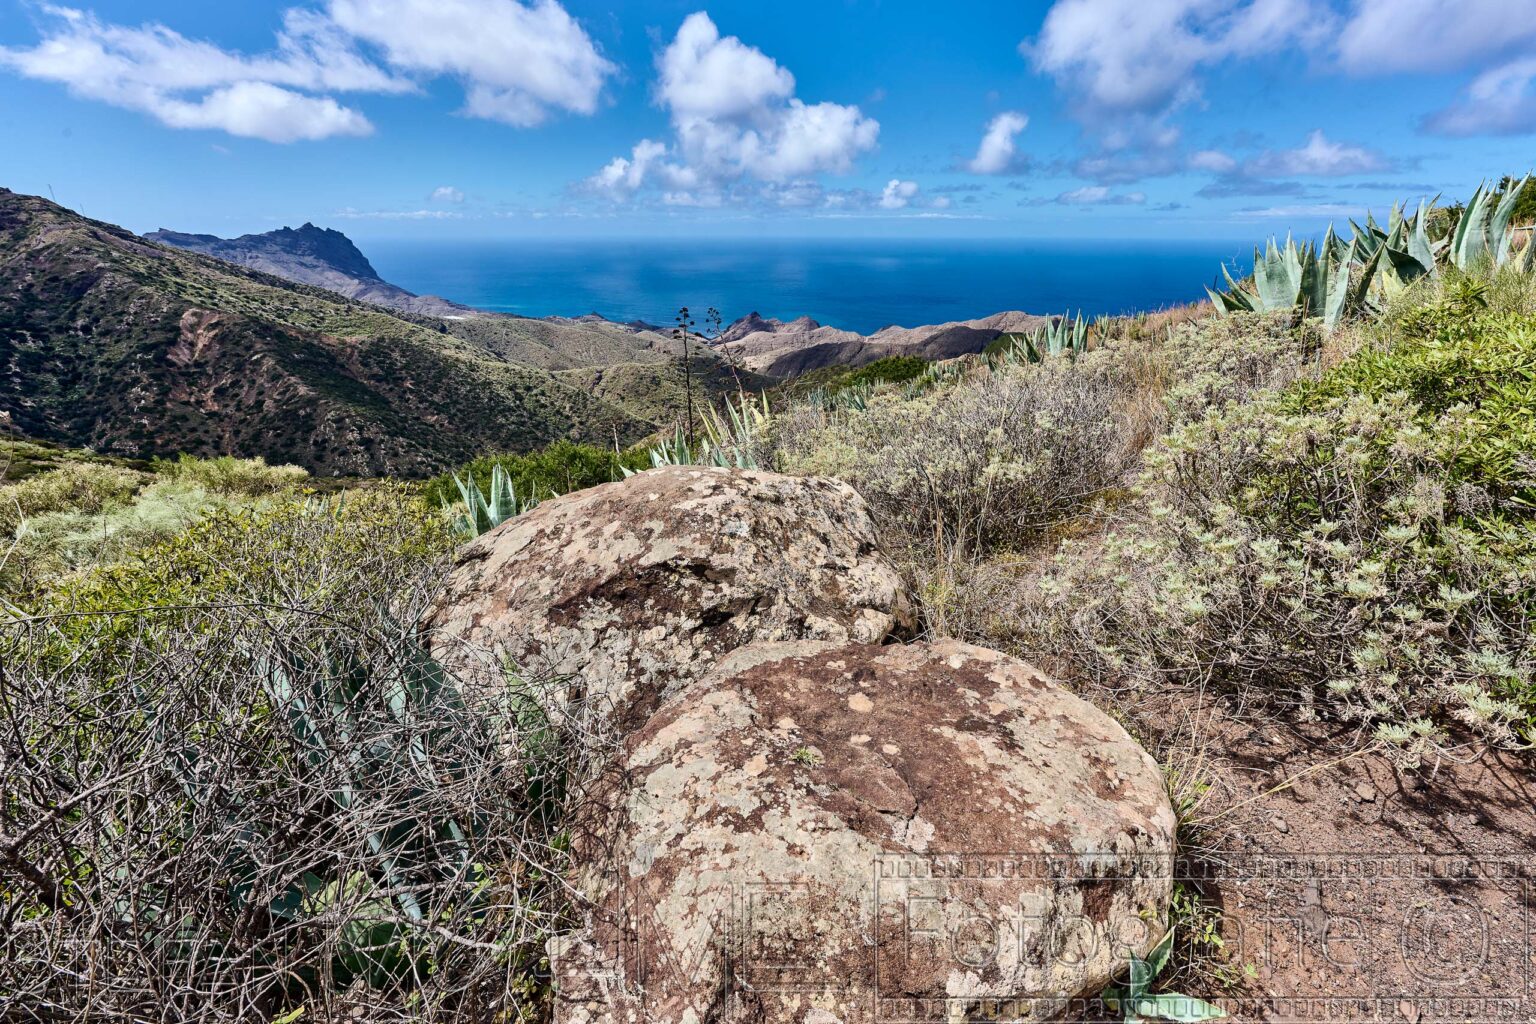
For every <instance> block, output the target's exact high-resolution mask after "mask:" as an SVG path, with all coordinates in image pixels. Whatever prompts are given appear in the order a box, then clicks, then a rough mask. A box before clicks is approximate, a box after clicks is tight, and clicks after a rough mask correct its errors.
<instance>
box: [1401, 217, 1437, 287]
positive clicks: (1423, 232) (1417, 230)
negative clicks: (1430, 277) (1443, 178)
mask: <svg viewBox="0 0 1536 1024" xmlns="http://www.w3.org/2000/svg"><path fill="white" fill-rule="evenodd" d="M1405 243H1406V249H1407V252H1408V254H1409V255H1410V256H1412V257H1413V258H1414V259H1416V260H1418V261H1419V265H1420V266H1422V267H1423V268H1424V270H1425V272H1426V273H1431V274H1432V273H1434V272H1435V250H1434V246H1433V245H1432V244H1431V243H1430V241H1429V208H1428V207H1427V206H1426V205H1425V202H1424V200H1422V199H1420V200H1419V211H1418V213H1416V214H1414V215H1413V220H1412V222H1411V224H1410V228H1409V231H1408V232H1407V237H1406V239H1405Z"/></svg>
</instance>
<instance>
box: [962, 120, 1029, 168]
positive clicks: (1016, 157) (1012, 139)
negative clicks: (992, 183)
mask: <svg viewBox="0 0 1536 1024" xmlns="http://www.w3.org/2000/svg"><path fill="white" fill-rule="evenodd" d="M1028 126H1029V118H1028V117H1026V116H1025V115H1023V114H1021V113H1019V112H1018V111H1016V110H1006V111H1004V112H1003V113H1001V114H998V115H997V116H996V117H994V118H993V119H992V120H991V121H990V122H989V123H988V124H987V131H986V134H985V135H983V136H982V137H981V145H980V146H978V147H977V149H976V155H975V156H974V157H972V158H971V161H970V163H968V164H966V169H967V170H969V171H970V172H971V173H972V174H1017V173H1019V172H1020V171H1022V170H1023V169H1024V166H1025V164H1026V158H1025V157H1023V156H1022V155H1021V154H1020V153H1019V152H1018V137H1019V133H1020V132H1022V131H1023V130H1024V129H1025V128H1027V127H1028Z"/></svg>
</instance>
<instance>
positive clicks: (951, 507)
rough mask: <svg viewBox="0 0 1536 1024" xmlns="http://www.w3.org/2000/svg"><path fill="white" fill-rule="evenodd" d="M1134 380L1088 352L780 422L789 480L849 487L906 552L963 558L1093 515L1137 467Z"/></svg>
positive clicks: (781, 459)
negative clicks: (806, 478)
mask: <svg viewBox="0 0 1536 1024" xmlns="http://www.w3.org/2000/svg"><path fill="white" fill-rule="evenodd" d="M1129 397H1130V394H1129V389H1128V384H1127V380H1126V378H1125V377H1124V375H1123V374H1122V373H1120V372H1119V371H1118V370H1117V368H1116V365H1115V363H1114V360H1113V359H1112V358H1110V357H1108V356H1107V355H1100V354H1098V353H1090V354H1088V355H1086V356H1083V357H1080V358H1079V359H1077V360H1076V361H1067V360H1057V359H1052V360H1047V361H1046V362H1044V363H1042V364H1038V365H1035V364H1030V365H1022V366H1017V367H1012V368H1008V369H1006V370H1004V371H1001V372H997V373H993V374H989V375H987V376H985V377H983V378H981V379H979V380H977V381H974V382H968V383H967V384H965V385H964V386H960V387H948V388H939V389H934V390H930V391H927V392H923V393H920V394H918V395H916V396H914V397H912V398H910V399H908V398H904V397H903V396H901V395H898V394H877V395H876V396H874V397H873V398H872V399H871V400H870V401H869V403H868V408H867V411H865V412H862V413H860V412H847V413H839V412H828V411H825V410H816V409H810V410H805V409H801V410H793V411H791V413H789V414H786V415H784V416H781V417H779V418H778V419H777V420H776V421H775V423H774V438H773V440H772V445H771V446H772V448H773V451H774V459H775V462H776V464H777V465H778V467H779V468H781V469H783V470H786V471H788V472H796V473H807V474H816V475H824V476H836V477H840V478H842V479H844V480H847V481H849V482H850V483H852V484H853V485H854V486H855V487H856V488H858V490H859V492H860V493H861V494H862V495H863V496H864V498H865V500H866V501H868V502H869V504H870V508H871V510H872V511H873V512H874V514H875V516H876V518H877V519H878V520H879V521H880V522H881V523H882V524H883V525H884V526H885V527H886V528H887V529H889V530H891V531H893V532H894V535H895V538H896V540H897V541H898V543H904V544H906V545H908V546H911V547H914V548H917V549H921V550H923V551H927V552H930V553H940V552H942V553H945V554H946V557H950V558H959V557H964V556H966V555H967V554H980V553H985V552H987V551H989V550H993V549H998V548H1008V547H1011V546H1015V545H1018V544H1021V543H1025V542H1027V541H1028V540H1029V539H1031V538H1033V537H1036V536H1038V535H1039V534H1040V533H1041V532H1042V531H1044V530H1045V529H1047V528H1049V527H1051V526H1053V525H1055V524H1058V523H1060V522H1061V521H1062V520H1064V519H1066V518H1068V517H1070V516H1073V515H1075V514H1077V513H1078V512H1080V511H1081V510H1082V509H1084V508H1086V507H1087V506H1089V505H1090V504H1091V503H1093V502H1094V500H1095V499H1096V498H1097V497H1098V496H1099V495H1100V494H1101V493H1102V492H1103V491H1104V490H1105V489H1106V488H1108V487H1110V486H1112V485H1114V484H1115V483H1116V482H1117V481H1118V480H1119V479H1120V477H1121V474H1122V473H1123V472H1124V470H1125V469H1126V467H1127V466H1128V465H1129V464H1131V463H1132V462H1133V461H1134V459H1135V450H1134V449H1135V445H1134V442H1133V440H1132V437H1133V435H1134V433H1135V431H1134V430H1133V429H1132V428H1131V424H1130V423H1129V421H1128V416H1127V412H1126V402H1127V400H1128V399H1129Z"/></svg>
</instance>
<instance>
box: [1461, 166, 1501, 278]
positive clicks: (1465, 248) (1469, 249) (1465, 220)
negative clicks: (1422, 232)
mask: <svg viewBox="0 0 1536 1024" xmlns="http://www.w3.org/2000/svg"><path fill="white" fill-rule="evenodd" d="M1492 202H1493V189H1492V188H1490V187H1489V185H1488V183H1487V182H1486V181H1485V182H1479V183H1478V186H1477V191H1475V192H1473V193H1472V198H1471V200H1470V201H1468V203H1467V208H1466V211H1465V212H1463V213H1462V215H1461V220H1460V221H1458V222H1457V224H1456V233H1455V236H1454V238H1453V240H1452V242H1451V261H1452V262H1453V263H1455V264H1456V266H1458V267H1460V268H1461V269H1462V270H1468V269H1471V267H1472V266H1473V265H1474V264H1475V263H1476V262H1477V261H1478V260H1479V259H1481V258H1482V257H1483V256H1484V255H1485V254H1487V253H1488V252H1490V251H1491V240H1490V238H1489V237H1488V217H1489V208H1490V206H1491V204H1492Z"/></svg>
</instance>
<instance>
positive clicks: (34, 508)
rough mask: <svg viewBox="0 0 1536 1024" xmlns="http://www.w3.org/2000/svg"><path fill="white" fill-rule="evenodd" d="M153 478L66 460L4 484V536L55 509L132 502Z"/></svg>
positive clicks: (0, 533)
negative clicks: (15, 481)
mask: <svg viewBox="0 0 1536 1024" xmlns="http://www.w3.org/2000/svg"><path fill="white" fill-rule="evenodd" d="M149 480H150V477H148V476H147V475H145V474H143V473H139V472H137V471H135V470H131V469H124V468H122V467H120V466H110V465H101V464H99V463H92V462H66V463H64V464H62V465H60V466H58V467H57V468H55V469H50V470H47V471H46V472H43V473H39V474H37V475H36V476H31V477H28V478H27V479H25V480H23V481H21V482H19V483H15V484H11V485H9V486H0V537H14V536H15V535H16V531H17V529H18V528H20V526H21V524H22V522H23V521H24V520H28V519H32V518H35V517H37V516H43V515H48V514H50V513H55V512H77V513H82V514H85V515H91V514H94V513H97V512H101V511H102V510H104V509H107V508H110V507H112V506H114V505H121V504H123V503H124V502H127V501H129V500H130V499H132V498H133V496H134V495H135V494H137V493H138V492H139V489H140V488H142V487H143V486H144V485H145V484H146V483H148V482H149Z"/></svg>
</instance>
